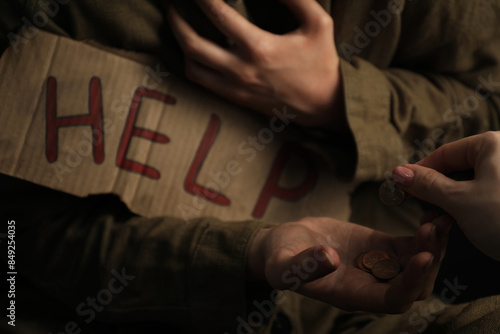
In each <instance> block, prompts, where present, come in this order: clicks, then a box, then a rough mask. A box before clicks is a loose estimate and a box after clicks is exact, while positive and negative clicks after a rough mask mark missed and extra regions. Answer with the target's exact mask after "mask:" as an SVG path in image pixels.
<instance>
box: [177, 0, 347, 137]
mask: <svg viewBox="0 0 500 334" xmlns="http://www.w3.org/2000/svg"><path fill="white" fill-rule="evenodd" d="M285 3H286V5H287V6H288V7H289V8H290V10H291V11H292V13H293V14H294V15H295V16H296V17H297V18H298V20H299V22H300V23H301V26H300V27H299V28H298V29H297V30H295V31H292V32H290V33H288V34H285V35H275V34H271V33H269V32H267V31H264V30H262V29H260V28H258V27H256V26H255V25H253V24H252V23H250V22H248V21H247V20H246V19H245V18H243V17H242V16H241V15H240V14H239V13H238V12H236V11H235V10H234V9H233V8H231V7H230V6H228V5H227V4H226V3H224V2H223V1H222V0H200V1H198V4H199V6H200V7H201V8H202V10H203V11H204V12H205V14H206V15H207V16H208V18H209V19H210V20H211V21H212V22H213V23H214V25H215V26H216V27H217V28H218V29H219V30H220V31H221V32H222V33H223V34H225V35H226V36H227V37H228V38H229V39H230V40H231V41H232V42H233V43H234V45H233V46H232V47H231V48H229V49H225V48H222V47H220V46H218V45H216V44H215V43H213V42H211V41H209V40H207V39H205V38H203V37H201V36H199V35H198V34H197V33H196V32H195V30H194V29H193V28H192V27H190V26H189V25H188V24H187V23H186V22H185V21H184V19H183V18H182V17H181V16H180V15H179V13H178V12H177V11H176V10H175V9H174V8H173V7H172V6H170V8H169V11H168V19H169V22H170V25H171V27H172V30H173V32H174V35H175V36H176V38H177V40H178V41H179V43H180V45H181V47H182V49H183V50H184V53H185V56H186V59H185V60H186V75H187V77H188V78H189V79H191V80H193V81H195V82H197V83H198V84H200V85H202V86H204V87H206V88H207V89H209V90H211V91H212V92H214V93H216V94H218V95H220V96H222V97H224V98H226V99H228V100H230V101H232V102H234V103H236V104H239V105H241V106H244V107H250V108H251V109H254V110H256V111H259V112H261V113H263V114H270V113H271V111H272V109H273V108H274V107H276V106H277V105H283V104H285V105H287V106H289V108H291V110H292V111H294V112H295V113H297V114H298V115H299V117H297V118H296V119H295V121H296V122H297V123H299V124H302V125H306V126H323V127H328V128H343V127H344V126H345V115H344V111H343V105H342V103H343V102H342V96H341V95H342V87H341V80H340V67H339V64H340V60H339V56H338V54H337V51H336V48H335V44H334V37H333V21H332V18H331V17H330V16H329V15H328V13H326V12H325V11H324V9H323V8H322V7H321V6H320V5H319V4H318V3H317V2H316V1H314V0H294V1H285Z"/></svg>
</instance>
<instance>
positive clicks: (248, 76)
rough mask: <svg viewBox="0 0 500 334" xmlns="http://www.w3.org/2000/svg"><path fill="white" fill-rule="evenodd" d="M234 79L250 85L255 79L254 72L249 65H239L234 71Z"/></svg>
mask: <svg viewBox="0 0 500 334" xmlns="http://www.w3.org/2000/svg"><path fill="white" fill-rule="evenodd" d="M235 76H236V79H237V80H238V81H239V82H240V83H242V84H244V85H252V84H254V83H255V81H256V73H255V71H254V70H253V69H252V68H250V67H240V68H239V69H238V71H237V72H236V73H235Z"/></svg>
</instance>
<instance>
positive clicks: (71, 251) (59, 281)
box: [0, 0, 500, 333]
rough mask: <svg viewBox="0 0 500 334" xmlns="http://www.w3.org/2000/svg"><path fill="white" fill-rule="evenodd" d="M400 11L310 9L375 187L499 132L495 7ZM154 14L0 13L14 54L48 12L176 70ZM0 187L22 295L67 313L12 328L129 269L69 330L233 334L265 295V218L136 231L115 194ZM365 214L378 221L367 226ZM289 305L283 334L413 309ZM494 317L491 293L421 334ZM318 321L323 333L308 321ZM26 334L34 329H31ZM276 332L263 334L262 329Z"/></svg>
mask: <svg viewBox="0 0 500 334" xmlns="http://www.w3.org/2000/svg"><path fill="white" fill-rule="evenodd" d="M396 2H397V3H399V5H400V6H399V7H398V8H399V9H398V10H397V11H396V10H394V8H393V7H392V4H394V3H395V2H394V1H390V2H387V1H369V2H368V1H366V2H362V1H357V2H355V1H350V0H337V1H328V0H324V1H321V3H322V4H323V6H324V7H325V9H327V10H328V11H329V12H330V13H331V15H332V16H333V18H334V20H335V38H336V44H337V48H338V50H339V54H340V56H341V57H342V58H343V59H342V62H341V69H342V76H343V78H342V79H343V84H344V93H345V105H346V115H347V119H348V123H349V127H350V130H351V132H352V137H353V139H354V144H355V147H356V149H357V164H356V169H355V173H354V174H355V177H356V180H357V181H366V180H381V179H383V177H384V174H385V173H387V172H389V171H390V170H392V168H393V167H394V166H395V165H397V164H400V163H402V162H403V161H404V160H406V159H412V158H419V157H420V154H421V153H420V152H422V153H423V154H425V153H428V152H425V151H427V149H428V148H429V147H431V148H432V146H434V145H436V144H440V143H441V138H442V137H445V140H443V141H442V142H447V141H451V140H454V139H457V138H461V137H463V136H467V135H471V134H474V133H479V132H483V131H486V130H489V129H498V128H499V110H500V93H499V92H500V87H499V86H498V82H499V81H500V65H499V60H500V29H498V23H499V16H500V4H499V3H498V2H497V1H483V0H474V1H470V0H455V1H451V0H443V1H431V0H421V1H414V0H413V1H412V0H406V1H402V0H401V1H396ZM45 3H52V4H54V3H57V4H58V5H57V6H54V5H52V7H47V8H49V9H48V10H47V14H43V13H44V12H43V11H41V7H40V6H42V7H43V4H45ZM175 3H176V6H178V8H179V10H180V11H181V12H182V13H183V14H184V15H185V16H186V17H187V19H188V20H189V21H190V22H191V23H193V24H194V25H195V26H196V27H197V29H199V30H200V31H202V32H203V33H204V34H206V35H207V37H210V38H214V39H215V40H217V41H218V42H219V43H221V44H224V43H225V40H224V38H223V37H222V36H220V35H218V34H217V32H216V31H215V30H213V29H211V28H210V25H209V24H208V22H207V21H206V20H203V19H202V17H201V16H200V15H199V13H198V14H196V10H195V6H194V3H193V2H191V1H181V0H179V1H175ZM232 3H233V4H234V6H235V7H236V8H238V10H239V11H240V12H242V13H244V14H245V15H248V16H249V17H250V18H251V20H252V21H253V22H255V23H256V24H259V25H261V26H263V27H265V28H266V29H268V30H270V31H273V32H276V33H283V32H286V31H288V30H290V29H293V27H295V26H296V22H295V20H294V19H293V18H292V17H291V16H290V15H289V14H288V13H287V12H286V11H285V10H284V8H283V6H282V5H281V4H280V3H279V2H269V1H268V0H259V1H245V2H242V1H233V2H232ZM164 4H165V1H146V0H142V1H136V0H120V1H118V0H116V1H113V0H110V1H98V0H82V1H75V0H74V1H67V0H59V1H56V0H52V1H49V0H47V1H36V0H32V1H21V0H17V1H9V2H8V3H7V2H2V3H0V47H1V48H4V47H6V46H7V45H8V44H9V41H11V42H14V45H15V43H16V40H15V39H13V38H15V37H14V36H15V33H16V32H17V31H18V29H20V28H21V29H23V25H24V28H29V27H27V26H25V24H26V23H25V22H32V23H33V22H35V23H36V22H39V23H40V22H42V23H43V20H42V21H40V20H41V19H43V15H46V16H45V17H47V18H50V19H48V21H47V22H46V23H44V24H35V25H38V26H39V28H41V29H44V30H47V31H50V32H53V33H56V34H60V35H64V36H69V37H72V38H74V39H77V40H89V39H91V40H94V41H96V42H98V43H100V44H103V45H106V46H110V47H115V48H120V49H125V50H133V51H137V52H142V53H149V54H158V55H160V56H161V57H162V58H163V59H164V61H165V64H166V65H167V66H168V67H169V68H170V69H171V70H172V71H173V72H175V73H178V74H182V72H183V65H182V53H181V52H180V49H179V48H178V46H177V44H176V42H175V40H174V38H173V36H172V34H171V33H170V31H169V28H168V25H167V23H166V22H165V19H164V8H163V7H164ZM389 6H390V7H389ZM56 8H57V10H56ZM389 10H392V11H393V12H394V14H389V17H390V22H387V24H385V23H386V22H385V21H386V20H388V18H387V17H388V16H385V19H384V16H383V14H384V13H391V12H390V11H389ZM50 13H53V14H54V15H49V14H50ZM197 15H198V16H197ZM386 15H387V14H386ZM37 20H38V21H37ZM380 22H381V23H380ZM377 24H378V26H379V28H380V29H379V30H380V32H377V33H375V31H376V30H371V31H370V30H368V29H377V28H376V27H377ZM382 25H384V27H382ZM359 31H362V33H360V32H359ZM33 38H36V37H33ZM19 42H21V43H23V42H29V40H24V41H19V40H17V43H19ZM481 78H482V79H481ZM488 81H489V82H490V84H489V85H488V84H487V82H488ZM486 95H489V98H488V99H485V100H484V101H483V100H481V99H480V98H479V97H481V96H486ZM475 102H478V104H477V106H476V104H474V106H475V107H474V108H471V110H472V109H473V110H472V111H470V112H469V111H468V110H467V109H463V108H462V109H461V113H462V114H460V111H457V112H459V113H458V114H457V113H453V110H454V109H453V108H454V107H456V106H457V105H464V104H465V103H475ZM455 110H460V109H456V108H455ZM438 141H439V142H438ZM349 144H352V143H349ZM346 145H348V144H347V143H346ZM353 154H354V152H353ZM9 184H10V188H9ZM0 185H1V186H2V189H3V194H9V196H4V198H3V199H2V200H3V201H4V203H5V207H4V208H2V217H6V216H9V217H15V219H16V220H18V221H19V222H20V225H21V226H20V230H19V232H18V233H19V234H18V236H19V239H18V242H19V254H18V259H19V265H20V269H19V271H20V272H22V273H23V276H24V277H25V278H26V280H27V283H26V289H27V291H35V293H40V291H41V293H43V294H44V295H48V296H50V298H53V300H52V301H53V302H54V303H55V304H56V305H59V306H61V305H64V307H62V308H61V310H65V311H64V312H63V311H58V312H60V313H57V314H53V313H51V312H50V311H49V310H40V309H33V312H36V314H32V315H30V316H31V317H32V319H34V320H33V321H30V320H29V318H30V316H28V317H27V319H25V320H26V321H24V322H22V323H21V324H22V325H23V326H26V327H25V328H30V329H29V331H30V332H36V331H39V332H44V330H45V329H47V328H48V330H52V331H56V330H57V331H60V330H62V329H63V327H64V325H65V321H69V319H72V317H73V318H74V317H75V312H74V310H75V308H76V307H77V306H78V304H79V303H81V302H82V301H84V300H85V299H86V298H87V297H88V296H95V295H96V292H98V291H100V289H102V288H104V287H105V286H106V285H107V284H108V283H109V282H110V280H111V279H112V269H115V270H117V271H120V270H121V269H122V268H126V272H127V274H129V275H133V276H135V278H134V280H133V281H131V283H130V286H129V289H124V291H123V293H120V294H117V295H116V296H114V299H113V303H112V304H111V307H110V308H106V309H105V311H103V312H100V313H98V314H97V315H96V316H97V318H96V319H97V320H96V321H95V322H91V323H90V324H85V322H82V321H81V320H82V319H79V320H80V324H81V326H82V328H83V329H84V330H85V332H105V333H110V332H113V331H116V332H120V333H127V332H143V330H144V329H147V328H152V327H151V326H153V327H154V326H155V325H156V324H160V326H162V328H163V329H164V330H165V331H167V332H175V331H174V330H173V329H171V327H172V326H173V327H175V326H177V327H180V328H182V332H194V333H199V332H200V331H203V332H204V333H209V332H218V333H221V332H223V331H224V330H228V331H229V332H230V333H233V332H236V326H238V323H237V322H236V320H235V319H237V317H238V316H242V317H245V316H246V315H247V314H248V313H249V311H250V310H251V309H250V308H248V307H247V306H248V305H251V302H252V301H253V300H255V299H256V300H263V299H264V298H267V297H266V296H269V294H270V291H271V290H270V289H269V287H266V286H264V287H261V286H258V285H257V286H252V284H248V282H245V279H244V276H245V265H246V263H245V258H246V251H247V245H248V243H249V242H250V240H251V238H252V236H253V234H254V233H255V232H256V231H257V230H258V229H260V228H262V227H263V226H267V224H265V223H263V222H257V221H252V222H221V221H218V220H216V219H214V218H204V219H199V220H197V221H192V222H191V223H190V224H186V223H185V222H183V221H179V220H176V219H172V218H169V217H158V218H154V219H145V218H142V217H137V216H135V215H133V214H131V213H130V212H128V210H127V209H126V208H124V207H123V205H122V204H121V203H120V202H119V201H118V200H117V199H116V198H112V197H106V196H104V197H100V196H99V197H91V198H87V199H80V198H75V197H71V196H67V195H64V194H60V193H57V192H54V191H50V190H47V189H43V188H40V187H36V186H34V185H30V184H27V183H25V182H19V181H17V180H13V179H11V178H7V177H2V178H1V179H0ZM6 189H7V190H6ZM9 189H10V190H9ZM371 194H372V195H373V191H372V192H371ZM375 197H376V195H375ZM372 200H373V196H372V197H363V196H358V197H356V194H355V196H354V201H353V205H354V206H355V207H356V208H359V209H360V210H361V209H363V208H364V209H365V210H366V204H369V205H370V206H373V205H374V204H373V202H372ZM408 205H409V207H405V208H402V209H401V211H402V212H403V211H404V209H406V210H407V211H406V212H416V211H418V210H416V209H415V203H413V204H408ZM375 206H376V205H375ZM413 210H415V211H413ZM354 211H355V213H354V215H353V219H352V220H353V221H356V222H360V223H365V224H370V220H376V221H374V222H372V224H373V225H372V226H376V227H377V228H380V229H384V228H385V229H387V230H397V231H398V233H399V232H402V230H406V229H408V228H410V227H411V224H409V225H408V226H404V227H397V228H395V229H393V228H391V227H390V225H389V223H388V221H389V220H391V224H397V220H398V219H399V218H401V219H402V218H403V217H405V215H404V213H402V214H401V215H399V216H396V217H394V216H390V215H391V214H394V212H392V213H387V212H383V210H381V211H380V212H379V211H376V210H374V211H368V212H367V213H366V214H362V213H360V212H358V211H356V210H354ZM371 212H377V215H373V216H370V214H371ZM384 213H385V214H384ZM311 214H314V213H311ZM406 218H407V219H406V220H405V221H414V220H415V219H411V218H412V217H406ZM413 218H415V217H413ZM401 224H403V222H401ZM392 227H394V225H393V226H392ZM398 228H400V230H398ZM2 256H4V255H2ZM29 289H33V290H29ZM286 295H287V296H288V298H287V302H286V303H284V304H283V305H282V306H281V307H280V312H283V313H285V314H287V315H288V316H289V318H290V319H292V322H293V328H294V333H311V332H310V330H311V331H313V330H314V332H315V333H327V332H329V331H330V330H331V326H334V328H335V333H352V332H354V331H357V330H361V328H363V327H364V328H365V330H364V332H360V333H392V332H394V333H399V332H400V331H402V330H406V331H408V332H411V331H410V330H413V332H417V329H418V328H417V329H416V327H415V326H413V327H412V326H411V325H409V320H408V319H409V316H411V313H409V314H406V315H402V316H378V315H373V314H356V313H354V314H352V313H345V312H340V311H339V310H337V309H334V308H332V307H330V306H327V305H324V304H321V303H318V302H316V301H311V300H306V299H304V298H302V297H300V296H298V295H296V294H293V293H287V294H286ZM20 298H21V297H20ZM28 299H29V298H28ZM417 306H418V305H417ZM417 306H416V307H417ZM498 306H499V304H498V297H491V298H490V299H487V300H480V301H478V302H476V303H473V304H470V305H467V306H456V307H450V308H448V309H447V311H446V312H444V313H443V315H442V316H441V317H440V318H439V319H440V320H437V321H436V322H434V323H433V324H434V325H432V326H433V327H432V328H434V329H433V330H435V332H438V331H437V330H438V329H439V332H441V330H447V332H450V333H452V332H453V333H476V332H477V333H479V332H480V329H479V328H481V325H482V326H483V327H484V326H490V328H498V326H497V327H494V326H495V325H498V319H499V316H498V309H499V307H498ZM462 311H463V312H462ZM460 312H462V313H460ZM319 314H321V317H319V316H318V315H319ZM64 315H68V316H67V317H66V316H64ZM457 315H459V316H458V317H457ZM19 316H20V317H21V314H20V315H19ZM52 319H59V320H60V322H59V325H60V326H59V327H54V324H53V320H52ZM66 319H68V320H66ZM273 319H274V316H273ZM320 319H328V321H327V322H326V323H321V324H318V323H317V322H318V321H320ZM77 320H78V319H77ZM267 320H269V319H267ZM37 322H39V323H40V325H39V326H37V325H32V324H33V323H37ZM129 323H130V324H129ZM271 323H272V321H268V324H269V325H268V326H265V327H263V328H262V329H261V332H263V333H264V332H266V333H268V332H269V331H270V326H271V325H270V324H271ZM110 324H111V325H110ZM148 326H149V327H148ZM492 326H493V327H492ZM412 328H413V329H412ZM429 328H431V327H429ZM8 330H12V328H8ZM26 332H28V329H27V330H26ZM45 332H46V331H45ZM433 333H434V332H433Z"/></svg>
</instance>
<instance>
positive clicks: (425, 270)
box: [423, 256, 434, 274]
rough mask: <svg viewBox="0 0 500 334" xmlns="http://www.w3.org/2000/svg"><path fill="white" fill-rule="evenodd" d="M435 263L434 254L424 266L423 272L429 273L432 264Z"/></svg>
mask: <svg viewBox="0 0 500 334" xmlns="http://www.w3.org/2000/svg"><path fill="white" fill-rule="evenodd" d="M433 263H434V256H433V257H431V258H430V259H429V262H427V264H426V265H425V267H424V270H423V273H424V274H427V273H428V272H429V270H431V267H432V264H433Z"/></svg>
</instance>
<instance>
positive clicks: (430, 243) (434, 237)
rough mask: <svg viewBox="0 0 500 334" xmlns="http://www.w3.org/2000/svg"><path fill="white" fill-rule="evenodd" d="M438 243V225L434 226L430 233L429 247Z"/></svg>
mask: <svg viewBox="0 0 500 334" xmlns="http://www.w3.org/2000/svg"><path fill="white" fill-rule="evenodd" d="M435 241H436V225H434V224H432V227H431V231H430V233H429V245H430V246H432V245H434V243H435Z"/></svg>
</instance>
